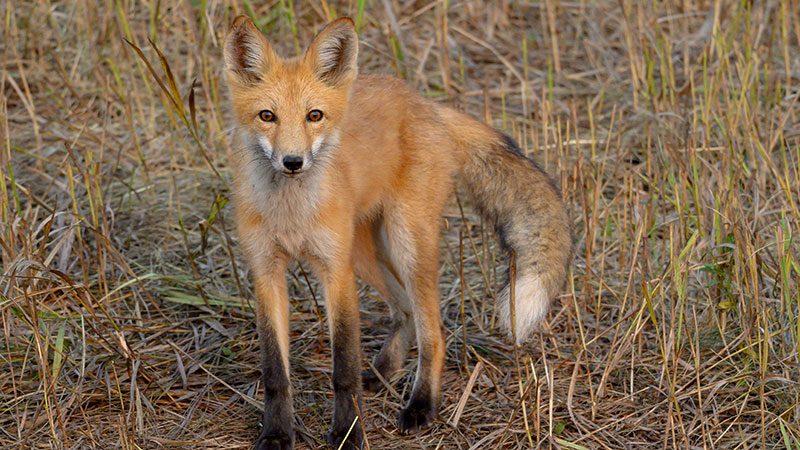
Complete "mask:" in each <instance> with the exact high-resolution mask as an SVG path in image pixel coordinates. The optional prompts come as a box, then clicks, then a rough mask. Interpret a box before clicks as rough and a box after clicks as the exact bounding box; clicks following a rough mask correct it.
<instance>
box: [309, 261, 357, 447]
mask: <svg viewBox="0 0 800 450" xmlns="http://www.w3.org/2000/svg"><path fill="white" fill-rule="evenodd" d="M348 251H349V249H348ZM339 255H341V254H339ZM349 261H350V259H349V258H342V257H336V258H330V259H326V260H318V259H317V260H312V263H313V264H314V268H315V271H316V272H317V275H318V276H319V278H320V279H321V280H322V284H323V288H324V291H325V301H326V305H327V309H328V327H329V329H330V334H331V346H332V353H333V427H332V429H331V432H330V434H329V435H328V441H329V444H330V445H332V446H333V448H335V449H339V448H340V446H341V448H342V449H345V450H355V449H360V448H361V445H362V442H363V436H362V433H361V426H360V424H356V425H355V426H353V427H352V429H351V426H352V425H353V423H354V420H355V418H356V416H357V415H358V413H359V411H360V410H361V338H360V316H359V310H358V296H357V295H356V281H355V275H354V272H353V266H352V265H351V264H350V263H349ZM348 432H349V435H348ZM345 436H348V437H347V443H346V444H345V445H344V446H342V443H343V442H344V440H345Z"/></svg>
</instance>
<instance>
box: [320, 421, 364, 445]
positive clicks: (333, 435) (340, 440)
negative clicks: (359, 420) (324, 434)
mask: <svg viewBox="0 0 800 450" xmlns="http://www.w3.org/2000/svg"><path fill="white" fill-rule="evenodd" d="M347 431H348V430H346V429H345V430H340V431H331V432H330V433H328V445H330V446H331V448H333V449H334V450H339V449H342V450H361V448H362V447H363V445H364V437H363V436H362V435H361V428H360V427H359V426H358V424H356V426H354V427H353V429H352V430H350V434H349V435H348V434H347ZM345 437H346V438H347V441H345Z"/></svg>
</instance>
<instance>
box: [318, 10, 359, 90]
mask: <svg viewBox="0 0 800 450" xmlns="http://www.w3.org/2000/svg"><path fill="white" fill-rule="evenodd" d="M357 60H358V35H357V34H356V28H355V25H354V24H353V21H352V19H350V18H349V17H342V18H341V19H337V20H335V21H333V22H331V23H329V24H328V25H327V26H326V27H325V28H323V29H322V31H320V32H319V34H318V35H317V37H315V38H314V41H312V42H311V45H310V46H309V47H308V50H307V51H306V55H305V61H306V63H307V64H309V65H310V66H311V68H312V71H313V73H314V74H315V75H316V76H317V77H318V78H319V79H320V80H322V81H324V82H326V83H328V84H330V85H332V86H341V85H342V84H344V83H346V82H351V81H352V80H353V79H355V77H356V75H357V74H358V62H357Z"/></svg>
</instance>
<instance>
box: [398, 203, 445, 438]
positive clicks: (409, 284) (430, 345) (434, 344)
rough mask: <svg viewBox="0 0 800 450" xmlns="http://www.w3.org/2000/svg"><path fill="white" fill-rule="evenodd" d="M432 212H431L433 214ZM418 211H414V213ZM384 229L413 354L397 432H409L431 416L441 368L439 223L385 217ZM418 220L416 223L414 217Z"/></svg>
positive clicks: (402, 216)
mask: <svg viewBox="0 0 800 450" xmlns="http://www.w3.org/2000/svg"><path fill="white" fill-rule="evenodd" d="M434 209H435V208H434ZM420 210H423V211H424V209H415V211H416V212H419V211H420ZM386 212H387V214H386V216H385V219H384V220H385V227H386V237H387V243H388V245H389V248H390V256H391V261H392V264H393V266H394V267H395V268H397V272H398V274H399V275H400V279H401V280H402V282H403V285H404V286H405V288H406V292H407V293H408V297H409V299H410V305H411V309H412V317H413V324H414V327H415V332H416V338H417V344H418V348H419V362H418V365H417V373H416V379H415V381H414V389H413V390H412V392H411V398H410V399H409V401H408V404H407V405H406V407H405V408H404V409H403V410H402V411H401V412H400V420H399V428H400V429H401V430H402V431H411V430H414V429H418V428H422V427H424V426H426V425H428V424H429V423H430V422H431V420H433V418H434V417H435V416H436V413H437V409H438V403H439V392H440V384H441V375H442V368H443V366H444V352H445V341H444V334H443V333H442V319H441V312H440V310H439V293H438V266H439V261H438V260H439V222H438V217H439V216H438V211H432V212H435V213H437V214H431V216H430V217H425V216H426V215H425V214H418V215H416V216H415V215H414V214H404V213H403V212H402V211H400V210H398V209H395V210H390V211H386ZM420 216H421V217H420Z"/></svg>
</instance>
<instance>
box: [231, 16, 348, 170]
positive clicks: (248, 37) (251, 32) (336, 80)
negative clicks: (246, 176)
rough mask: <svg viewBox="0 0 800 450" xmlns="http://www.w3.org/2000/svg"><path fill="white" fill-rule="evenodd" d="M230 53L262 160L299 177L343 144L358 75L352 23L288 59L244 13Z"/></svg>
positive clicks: (242, 116) (248, 140)
mask: <svg viewBox="0 0 800 450" xmlns="http://www.w3.org/2000/svg"><path fill="white" fill-rule="evenodd" d="M224 56H225V72H226V79H227V82H228V85H229V87H230V89H231V94H232V99H233V109H234V112H235V115H236V120H237V122H238V125H239V132H240V134H239V136H240V138H241V139H242V140H243V144H244V145H245V146H246V147H247V148H248V149H250V150H251V151H253V152H255V153H256V155H255V156H256V157H258V158H265V159H267V160H269V163H270V166H271V167H272V168H273V169H274V170H276V171H278V172H279V173H282V174H283V175H285V176H287V177H296V176H299V175H301V174H302V173H303V172H305V171H308V170H309V169H310V168H311V167H312V165H313V164H314V163H315V160H317V161H318V160H320V159H322V158H324V157H325V156H326V153H328V152H329V151H330V150H331V149H332V148H335V147H336V145H337V144H338V141H339V127H340V124H341V123H342V120H343V118H344V115H345V112H346V109H347V104H348V99H349V95H350V88H351V86H352V84H353V81H354V80H355V78H356V75H357V74H358V66H357V63H356V60H357V57H358V36H357V35H356V31H355V27H354V25H353V21H352V20H350V19H349V18H341V19H338V20H336V21H334V22H331V23H330V24H328V25H327V26H326V27H325V28H324V29H323V30H322V31H320V33H319V34H318V35H317V36H316V37H315V38H314V40H313V41H312V42H311V45H310V46H309V47H308V49H307V50H306V52H305V54H304V55H303V56H299V57H297V58H292V59H283V58H281V57H280V56H278V55H277V54H276V53H275V52H274V51H273V50H272V46H270V44H269V42H268V41H267V39H266V38H265V37H264V35H263V34H261V32H260V31H258V29H257V28H256V26H255V25H254V24H253V22H252V21H251V20H250V19H249V18H248V17H246V16H239V17H238V18H236V20H235V21H234V22H233V25H232V26H231V30H230V32H229V33H228V36H227V38H226V39H225V46H224Z"/></svg>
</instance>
